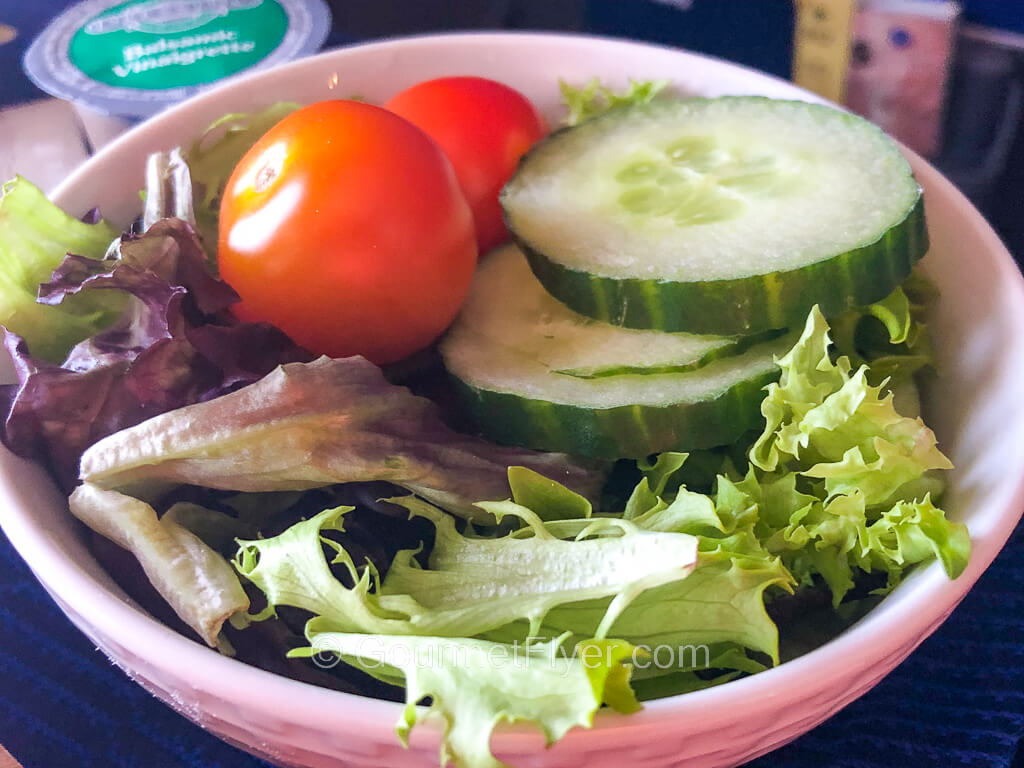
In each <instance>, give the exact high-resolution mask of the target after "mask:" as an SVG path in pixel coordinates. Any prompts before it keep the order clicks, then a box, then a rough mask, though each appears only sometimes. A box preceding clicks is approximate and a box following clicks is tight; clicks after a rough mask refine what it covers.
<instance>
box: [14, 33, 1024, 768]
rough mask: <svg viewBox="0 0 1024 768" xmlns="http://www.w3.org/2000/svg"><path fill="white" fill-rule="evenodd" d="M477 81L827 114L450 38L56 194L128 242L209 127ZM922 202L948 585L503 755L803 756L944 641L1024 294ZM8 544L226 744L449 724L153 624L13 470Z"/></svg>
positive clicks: (570, 43) (1012, 447)
mask: <svg viewBox="0 0 1024 768" xmlns="http://www.w3.org/2000/svg"><path fill="white" fill-rule="evenodd" d="M469 73H471V74H478V75H483V76H487V77H493V78H497V79H500V80H503V81H505V82H507V83H509V84H510V85H512V86H513V87H515V88H518V89H519V90H521V91H523V92H524V93H525V94H526V95H527V96H529V97H530V98H531V99H532V100H534V102H535V103H537V104H538V105H539V106H540V107H541V108H542V109H543V110H544V111H545V112H546V113H547V114H548V115H549V116H556V115H557V112H558V106H557V102H558V89H557V85H556V79H557V78H559V77H561V78H564V79H566V80H568V81H570V82H575V83H582V82H584V81H585V80H587V79H589V78H591V77H593V76H595V75H597V76H600V77H601V78H602V79H604V80H606V81H608V82H611V83H614V84H621V83H623V82H624V81H625V78H626V77H635V78H651V77H657V78H662V77H668V78H672V79H673V80H674V82H675V83H676V85H677V88H678V89H679V90H680V91H682V92H686V93H699V94H708V95H714V94H725V93H760V94H765V95H770V96H779V97H789V98H804V99H813V98H814V97H812V96H810V95H809V94H806V93H804V92H802V91H800V90H798V89H796V88H795V87H793V86H791V85H789V84H787V83H784V82H782V81H779V80H775V79H772V78H769V77H766V76H763V75H760V74H757V73H755V72H752V71H749V70H745V69H742V68H740V67H736V66H733V65H730V64H727V63H724V62H720V61H715V60H709V59H706V58H702V57H698V56H694V55H690V54H687V53H683V52H680V51H676V50H670V49H665V48H658V47H651V46H646V45H639V44H633V43H628V42H623V41H609V40H601V39H593V38H578V37H563V36H555V35H533V34H523V35H519V34H493V35H479V34H474V35H447V36H434V37H422V38H413V39H406V40H393V41H386V42H381V43H375V44H372V45H366V46H361V47H355V48H348V49H342V50H338V51H333V52H330V53H327V54H323V55H321V56H318V57H315V58H312V59H307V60H305V61H301V62H297V63H293V64H291V65H288V66H285V67H282V68H280V69H277V70H274V71H269V72H265V73H261V74H259V75H256V76H253V77H249V78H246V79H242V80H238V81H235V82H231V83H228V84H226V85H224V86H222V87H220V88H218V89H216V90H214V91H211V92H209V93H207V94H205V95H203V96H202V97H200V98H197V99H195V100H192V101H189V102H188V103H186V104H184V105H182V106H180V107H177V108H175V109H173V110H170V111H168V112H166V113H164V114H162V115H161V116H159V117H157V118H156V119H154V120H152V121H150V122H147V123H145V124H144V125H141V126H139V127H137V128H136V129H134V130H133V131H131V132H129V133H128V134H127V135H125V136H124V137H122V138H121V139H119V140H117V141H115V142H114V143H113V144H112V145H110V146H109V147H108V148H106V149H105V150H104V151H103V152H101V153H100V154H98V155H97V156H96V157H94V158H93V159H92V160H90V161H89V162H88V163H86V165H85V166H83V167H82V168H81V170H79V171H78V172H77V173H75V174H74V175H73V176H72V177H71V178H70V179H69V180H68V181H67V182H66V183H65V184H64V185H62V186H61V187H60V189H59V190H58V192H57V194H56V199H57V202H59V203H60V204H62V205H63V206H65V207H66V208H68V209H69V210H71V211H73V212H80V211H85V210H86V209H88V208H90V207H92V206H94V205H99V206H101V208H102V209H103V211H104V212H105V213H106V214H107V215H108V216H112V217H113V218H114V219H116V220H119V221H120V222H121V223H125V222H127V221H128V220H129V219H130V218H131V217H132V216H133V215H134V214H135V212H136V208H137V205H138V198H137V194H136V190H137V189H138V188H139V187H141V185H142V176H143V158H144V157H145V155H146V153H147V152H149V151H151V150H157V149H164V148H167V147H170V146H173V145H175V144H178V143H181V142H186V141H188V140H190V139H191V138H192V137H194V136H195V135H197V134H198V133H199V132H200V131H201V130H202V129H203V128H204V127H205V126H206V125H207V124H208V123H209V122H210V121H211V120H212V119H213V118H215V117H217V116H219V115H221V114H223V113H225V112H231V111H235V110H245V109H251V108H256V107H260V106H264V105H266V104H268V103H270V102H272V101H274V100H277V99H295V100H298V101H313V100H318V99H324V98H330V97H344V96H348V95H351V94H357V93H358V94H360V95H362V96H364V97H366V98H368V99H370V100H372V101H379V100H383V99H385V98H386V97H388V96H390V95H391V94H393V93H394V92H396V91H398V90H399V89H401V88H402V87H404V86H407V85H410V84H412V83H413V82H416V81H419V80H422V79H425V78H429V77H434V76H439V75H448V74H469ZM911 160H912V162H913V164H914V168H915V170H916V172H917V175H918V178H919V179H920V181H921V183H922V184H923V186H924V187H925V189H926V194H927V198H926V199H927V213H928V220H929V225H930V230H931V238H932V243H933V245H932V249H931V252H930V253H929V255H928V257H927V260H926V262H925V263H926V264H927V269H928V272H929V273H930V274H931V276H932V277H933V278H934V279H935V280H936V281H937V282H938V284H939V286H940V287H941V289H942V292H943V297H942V301H941V303H940V305H939V307H938V310H937V316H936V317H935V320H934V332H935V336H936V339H937V346H938V349H939V352H940V357H941V361H940V362H941V366H942V371H943V377H942V379H941V381H940V383H939V384H938V385H937V387H936V390H935V391H934V392H933V393H932V396H931V403H932V404H933V406H932V408H931V409H930V414H929V418H930V421H931V422H932V423H933V424H934V425H935V427H936V431H937V432H938V433H939V436H940V438H941V441H942V445H943V447H944V448H945V450H946V451H947V452H948V453H949V454H950V455H951V457H952V458H953V460H954V461H955V463H956V465H957V469H956V471H955V472H954V474H953V485H952V490H951V492H950V494H949V496H948V499H947V506H948V508H949V509H950V510H951V511H952V514H953V516H954V517H955V518H957V519H960V520H964V521H966V522H967V523H968V525H969V527H970V530H971V534H972V537H973V541H974V553H973V556H972V559H971V563H970V566H969V567H968V570H967V572H966V573H964V575H963V576H961V577H960V578H959V579H958V580H957V581H955V582H950V581H948V580H947V579H946V577H945V576H944V574H943V572H942V570H941V568H940V567H939V566H938V564H933V565H931V566H929V567H927V568H924V569H921V570H919V571H918V572H916V573H914V574H913V575H912V576H911V577H910V578H909V579H908V580H907V581H906V582H905V583H904V584H903V585H902V586H900V587H899V588H898V589H897V590H896V591H895V592H894V593H893V594H892V595H891V596H890V597H888V598H887V599H886V600H885V601H884V602H883V603H882V605H881V606H880V607H878V608H877V609H876V610H875V611H873V612H872V613H871V614H870V615H869V616H868V617H866V618H865V619H863V620H862V621H860V622H859V623H858V624H856V625H855V626H854V627H852V628H851V629H850V630H848V631H847V632H846V633H844V634H843V635H842V636H840V637H837V638H836V639H834V640H833V641H832V642H830V643H828V644H827V645H825V646H823V647H821V648H819V649H818V650H816V651H813V652H811V653H809V654H807V655H805V656H802V657H800V658H799V659H796V660H794V661H791V662H788V663H786V664H783V665H782V666H780V667H778V668H776V669H773V670H770V671H768V672H765V673H762V674H759V675H755V676H753V677H750V678H747V679H745V680H740V681H737V682H733V683H729V684H727V685H724V686H721V687H718V688H714V689H711V690H707V691H702V692H698V693H693V694H688V695H686V696H680V697H672V698H668V699H664V700H661V701H657V702H651V703H649V704H648V705H647V706H646V707H645V709H644V711H643V712H641V713H639V714H636V715H631V716H620V715H616V714H610V713H600V714H599V715H598V717H597V719H596V723H595V727H594V729H593V730H591V731H584V730H579V729H577V730H574V731H573V732H571V733H570V734H568V736H567V737H566V738H565V739H563V740H562V741H561V742H560V743H559V744H557V745H556V746H555V747H553V748H552V749H550V750H544V749H543V740H542V738H541V736H540V734H539V733H538V732H536V731H534V730H532V729H530V728H529V727H526V726H514V727H507V728H505V727H503V728H502V729H501V730H500V731H499V732H498V734H497V735H496V736H495V738H494V741H493V746H494V748H495V751H496V752H497V753H498V754H499V756H501V757H503V758H505V759H506V760H508V761H510V762H512V763H513V764H515V765H517V766H524V767H525V766H565V767H566V768H567V767H568V766H578V765H588V766H590V767H591V768H619V767H620V766H624V765H630V766H646V767H653V766H682V765H684V764H685V765H686V766H687V767H688V768H711V767H712V766H724V765H733V764H736V763H739V762H741V761H743V760H745V759H748V758H751V757H753V756H755V755H758V754H761V753H764V752H767V751H769V750H771V749H772V748H774V747H777V746H779V745H781V744H784V743H785V742H787V741H789V740H791V739H793V738H795V737H796V736H798V735H799V734H800V733H802V732H804V731H806V730H807V729H809V728H811V727H813V726H814V725H816V724H817V723H819V722H821V721H822V720H824V719H825V718H826V717H828V716H829V715H831V714H832V713H834V712H835V711H837V710H838V709H839V708H841V707H843V706H844V705H846V704H847V703H849V702H850V701H852V700H853V699H855V698H856V697H857V696H859V695H861V694H862V693H864V692H865V691H867V690H868V689H869V688H870V687H871V686H873V685H874V684H875V683H876V682H878V680H879V679H881V678H882V677H883V676H884V675H885V674H886V673H887V672H888V671H889V670H891V669H892V668H893V667H894V666H895V665H896V664H897V663H899V662H900V661H901V660H902V659H903V658H904V657H905V656H906V655H907V654H909V653H910V652H911V651H912V650H913V649H914V648H915V647H916V646H917V645H918V643H920V642H921V641H922V640H923V639H924V638H925V637H926V636H927V635H928V634H929V633H930V632H932V631H933V630H934V629H935V628H936V627H937V626H938V625H939V624H940V623H941V622H942V620H943V619H944V618H945V617H946V616H947V615H948V614H949V612H950V611H952V610H953V608H954V607H955V606H956V605H957V603H958V602H959V601H960V600H961V599H962V598H963V596H964V594H965V593H966V592H967V590H968V589H969V588H970V587H971V585H972V584H973V583H974V581H975V580H976V579H977V578H978V576H979V575H980V574H981V572H982V571H983V570H984V569H985V567H986V566H988V564H989V563H990V562H991V561H992V559H993V558H994V557H995V555H996V553H997V552H998V550H999V549H1000V548H1001V547H1002V545H1003V544H1004V542H1005V541H1006V538H1007V536H1008V535H1009V533H1010V531H1011V530H1012V528H1013V526H1014V525H1015V524H1016V522H1017V520H1018V518H1019V516H1020V512H1021V508H1022V505H1024V485H1022V476H1024V406H1022V397H1021V394H1022V393H1021V385H1020V381H1021V380H1022V378H1024V281H1022V279H1021V275H1020V273H1019V272H1018V271H1017V269H1016V267H1015V266H1014V264H1013V261H1012V259H1011V258H1010V256H1009V254H1008V253H1007V252H1006V250H1005V248H1004V247H1003V246H1002V244H1001V243H1000V242H999V240H998V238H997V237H996V236H995V234H994V233H993V232H992V230H991V229H990V228H989V227H988V225H987V224H986V223H985V222H984V220H983V219H982V218H981V216H980V215H979V214H978V213H977V212H976V211H975V210H974V209H973V208H972V207H971V206H970V204H969V203H968V202H967V201H966V200H965V199H964V198H963V197H962V196H961V195H960V194H959V193H958V192H957V191H956V190H955V189H954V188H953V187H952V186H951V185H950V184H949V182H947V181H946V180H945V179H943V178H942V177H941V176H940V175H939V174H938V173H937V172H936V171H935V170H933V169H932V168H931V167H930V166H928V165H927V164H926V163H924V162H922V161H921V160H920V159H919V158H916V157H912V158H911ZM0 508H2V514H0V519H2V523H3V528H4V530H5V531H6V533H7V535H8V536H9V537H10V539H11V541H12V542H13V543H14V546H15V547H16V548H17V549H18V551H19V552H20V553H21V555H22V556H23V557H24V558H25V560H26V561H27V562H28V564H29V565H30V566H31V567H32V569H33V571H34V572H35V573H36V575H37V576H38V577H39V578H40V580H41V581H42V582H43V584H44V585H45V586H46V588H47V589H48V590H49V592H50V593H51V594H52V595H53V597H54V599H55V600H56V601H57V602H58V603H59V604H60V606H61V607H62V608H63V609H64V611H65V612H66V613H67V615H68V616H69V617H70V618H71V620H72V621H73V622H74V623H75V624H76V625H77V626H78V627H79V628H80V629H81V630H82V631H83V632H85V633H86V634H87V635H88V636H89V637H90V638H91V639H92V640H93V641H94V642H95V643H96V644H97V645H98V646H99V647H100V648H102V649H103V650H104V651H105V652H106V653H107V654H108V655H109V656H110V657H111V658H112V659H113V660H114V661H115V662H116V663H117V664H119V665H120V666H121V667H122V668H123V669H124V670H125V671H126V672H127V673H128V674H129V675H131V676H132V677H133V678H134V679H136V680H137V681H138V682H139V683H140V684H142V685H144V686H145V687H146V688H147V689H149V690H151V691H152V692H153V693H155V694H156V695H157V696H159V697H160V698H162V699H163V700H164V701H166V702H168V703H169V704H170V705H171V706H173V707H175V708H176V709H178V710H179V711H180V712H181V713H182V714H183V715H185V716H186V717H189V718H190V719H192V720H194V721H195V722H197V723H199V724H200V725H202V726H204V727H206V728H208V729H210V730H211V731H213V732H215V733H217V734H219V735H220V736H222V737H223V738H225V739H227V740H228V741H230V742H232V743H234V744H237V745H239V746H240V747H242V748H244V749H247V750H249V751H251V752H253V753H256V754H259V755H262V756H264V757H267V758H269V759H271V760H273V761H276V762H278V763H280V764H282V765H295V766H318V767H320V766H366V767H367V768H370V767H371V766H372V768H386V767H388V766H395V767H397V766H430V765H435V764H436V762H437V748H438V733H439V729H438V727H437V724H432V725H428V726H421V727H419V728H417V729H416V730H415V731H414V734H413V738H412V744H411V748H410V749H409V750H403V749H401V748H400V747H399V746H398V744H397V742H396V740H395V737H394V733H393V730H392V729H393V725H394V723H395V721H396V720H397V719H398V716H399V711H400V706H399V705H397V704H393V703H389V702H383V701H376V700H370V699H364V698H360V697H356V696H351V695H346V694H342V693H337V692H333V691H328V690H322V689H317V688H314V687H312V686H308V685H305V684H302V683H297V682H293V681H291V680H288V679H285V678H282V677H277V676H274V675H270V674H268V673H265V672H262V671H260V670H258V669H254V668H251V667H248V666H246V665H244V664H241V663H239V662H236V661H233V660H231V659H228V658H225V657H222V656H219V655H218V654H217V653H215V652H213V651H211V650H209V649H207V648H205V647H203V646H202V645H200V644H198V643H197V642H193V641H192V640H189V639H187V638H185V637H183V636H180V635H178V634H175V633H174V632H172V631H170V630H168V629H166V628H165V627H164V626H162V625H161V624H159V623H157V622H156V621H154V620H152V619H151V618H149V617H148V616H146V615H145V614H143V613H142V612H141V611H139V610H138V609H137V608H136V607H134V606H133V605H132V603H131V601H130V600H128V599H127V598H126V597H125V595H124V594H123V592H121V590H119V589H118V588H117V586H116V585H115V584H114V583H113V582H112V581H111V579H110V578H109V577H108V576H107V575H106V574H105V573H104V572H103V571H102V570H101V569H100V568H99V567H98V565H97V564H96V562H95V560H94V559H93V557H92V556H91V555H90V554H89V552H88V551H87V550H86V548H85V547H84V546H83V543H82V538H81V537H80V536H79V535H74V534H73V533H72V534H71V535H69V532H74V531H75V530H76V529H75V526H74V525H72V521H71V518H70V516H69V515H68V513H67V511H66V509H65V506H64V501H63V499H62V498H61V497H60V496H59V495H58V494H57V492H56V491H55V489H54V488H53V486H52V485H51V484H50V483H49V481H48V480H47V478H46V477H45V476H44V475H43V473H42V472H41V471H40V470H39V469H37V468H36V467H33V466H30V465H28V464H26V463H25V462H23V461H21V460H19V459H16V458H14V457H12V456H10V455H9V454H6V453H4V454H3V455H0Z"/></svg>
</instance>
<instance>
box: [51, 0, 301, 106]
mask: <svg viewBox="0 0 1024 768" xmlns="http://www.w3.org/2000/svg"><path fill="white" fill-rule="evenodd" d="M287 29H288V14H287V13H286V12H285V10H284V9H283V8H282V7H281V4H280V3H279V2H278V1H277V0H128V2H125V3H121V4H120V5H115V6H113V7H112V8H109V9H107V10H106V11H104V12H103V13H100V14H98V15H96V16H95V17H93V18H92V19H90V20H89V21H88V22H86V23H85V24H84V25H83V26H82V27H81V28H80V29H79V30H78V31H77V32H75V34H74V35H73V36H72V38H71V44H70V47H69V50H68V57H69V58H70V60H71V63H72V64H73V65H74V66H75V67H77V68H78V69H80V70H81V71H82V72H83V73H85V74H86V75H88V76H89V77H90V78H92V79H93V80H98V81H99V82H101V83H106V84H107V85H113V86H119V87H121V88H139V89H156V90H159V89H164V88H179V87H182V86H189V85H201V84H204V83H210V82H213V81H214V80H219V79H221V78H223V77H227V76H228V75H232V74H234V73H236V72H239V71H241V70H243V69H245V68H247V67H250V66H252V65H254V64H256V63H258V62H260V61H261V60H263V59H264V58H266V57H267V56H268V55H269V54H270V53H271V52H272V51H274V49H276V48H277V47H278V46H279V45H280V44H281V41H282V40H283V39H284V36H285V32H286V31H287Z"/></svg>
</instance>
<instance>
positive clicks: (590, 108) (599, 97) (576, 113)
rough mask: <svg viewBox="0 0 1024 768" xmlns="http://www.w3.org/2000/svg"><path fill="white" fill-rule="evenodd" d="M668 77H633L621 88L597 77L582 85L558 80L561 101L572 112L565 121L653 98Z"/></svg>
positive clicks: (576, 120) (566, 122)
mask: <svg viewBox="0 0 1024 768" xmlns="http://www.w3.org/2000/svg"><path fill="white" fill-rule="evenodd" d="M670 82H671V81H669V80H632V79H630V81H629V85H628V86H627V87H626V89H625V90H623V91H621V92H618V93H617V92H615V91H614V90H613V89H611V88H609V87H607V86H605V85H601V81H600V80H598V79H597V78H596V77H595V78H594V79H593V80H591V81H590V82H588V83H587V84H586V85H584V86H582V87H575V86H572V85H569V84H568V83H566V82H565V81H563V80H559V81H558V87H559V90H561V92H562V102H563V103H564V104H565V106H566V109H568V110H569V113H568V114H567V115H566V117H565V119H564V120H563V121H562V123H563V124H564V125H577V124H579V123H582V122H583V121H584V120H589V119H590V118H592V117H596V116H597V115H600V114H602V113H604V112H607V111H608V110H610V109H617V108H619V107H626V106H630V105H632V104H646V103H647V102H649V101H651V100H653V99H654V97H655V96H657V95H658V94H659V93H660V92H661V91H662V90H664V88H665V87H666V86H667V85H668V84H669V83H670Z"/></svg>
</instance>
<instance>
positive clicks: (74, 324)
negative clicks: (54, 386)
mask: <svg viewBox="0 0 1024 768" xmlns="http://www.w3.org/2000/svg"><path fill="white" fill-rule="evenodd" d="M117 235H118V232H117V230H116V229H114V228H113V227H112V226H111V225H110V224H108V223H107V222H106V221H102V220H101V221H98V222H97V223H95V224H87V223H85V222H83V221H80V220H79V219H76V218H74V217H72V216H69V215H67V214H66V213H64V211H62V210H61V209H60V208H58V207H57V206H55V205H54V204H53V203H51V202H50V201H49V200H47V199H46V196H45V195H44V194H43V193H42V192H41V191H40V190H39V188H38V187H36V186H34V185H33V184H32V183H30V182H28V181H26V180H25V179H23V178H21V177H20V176H19V177H16V178H15V179H13V180H12V181H9V182H7V183H6V184H4V185H3V190H2V197H0V325H3V326H4V327H6V328H7V330H9V331H11V332H13V333H16V334H17V335H18V336H21V337H22V338H23V339H25V341H26V342H27V343H28V346H29V349H30V350H31V351H32V354H33V356H35V357H37V358H41V359H43V360H46V361H49V362H54V363H59V362H61V361H62V360H63V359H64V357H65V355H66V354H67V352H68V350H69V349H71V347H73V346H74V345H75V344H77V343H78V342H79V341H81V340H82V339H85V338H87V337H89V336H92V335H93V334H94V333H96V332H98V331H100V330H102V329H103V328H105V327H106V326H108V325H109V324H110V323H112V322H113V321H114V320H115V319H116V318H117V317H118V315H119V314H120V312H121V310H122V308H123V307H124V297H123V296H119V295H113V293H112V292H99V293H89V294H79V295H76V296H70V297H68V298H67V299H66V300H65V301H64V302H63V303H61V304H60V305H58V306H48V305H46V304H39V303H37V302H36V296H37V295H38V291H39V286H40V285H41V284H43V283H46V282H48V281H49V280H50V277H51V275H52V274H53V271H54V270H55V269H56V268H57V267H59V266H60V265H61V263H62V262H63V261H64V257H65V256H66V255H67V254H69V253H74V254H76V255H78V256H85V257H89V258H94V259H101V258H103V256H104V255H105V254H106V252H107V248H108V247H109V246H110V244H111V242H113V240H114V238H116V237H117Z"/></svg>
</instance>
